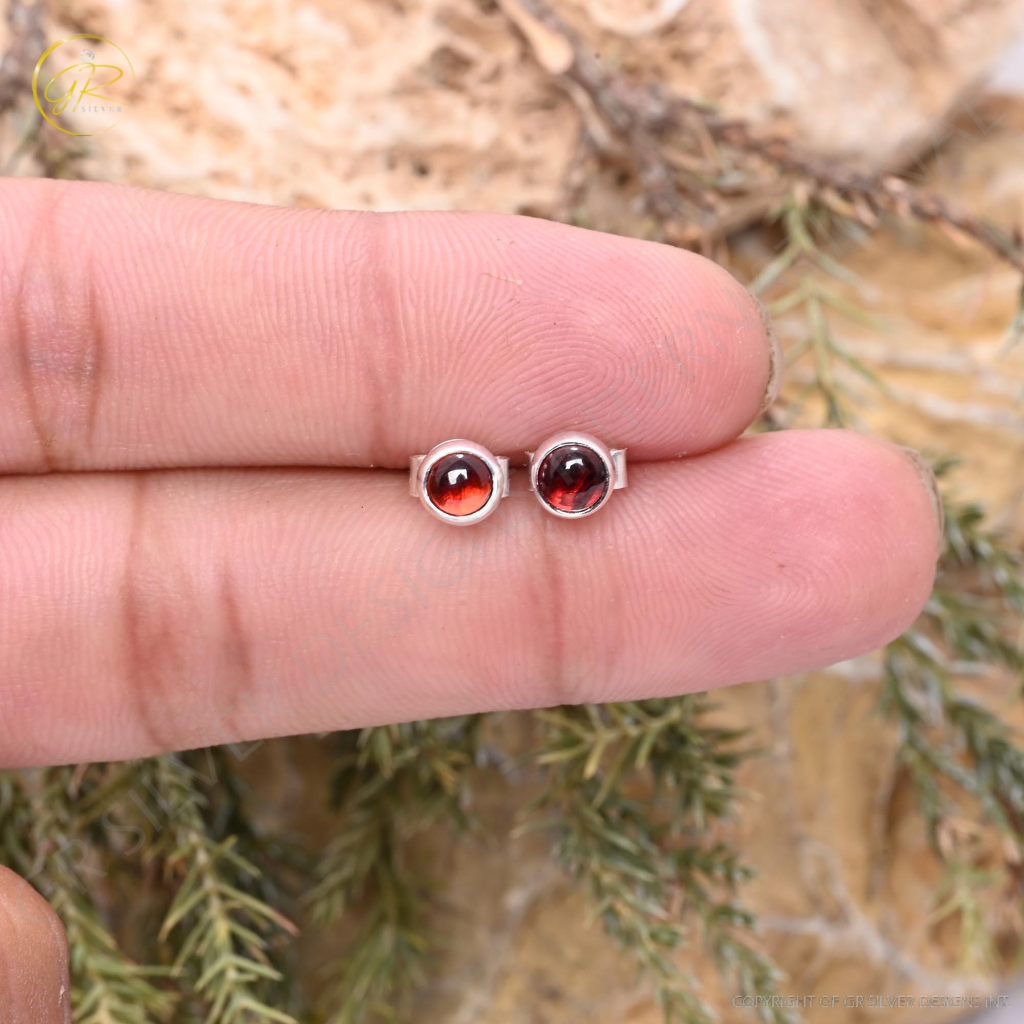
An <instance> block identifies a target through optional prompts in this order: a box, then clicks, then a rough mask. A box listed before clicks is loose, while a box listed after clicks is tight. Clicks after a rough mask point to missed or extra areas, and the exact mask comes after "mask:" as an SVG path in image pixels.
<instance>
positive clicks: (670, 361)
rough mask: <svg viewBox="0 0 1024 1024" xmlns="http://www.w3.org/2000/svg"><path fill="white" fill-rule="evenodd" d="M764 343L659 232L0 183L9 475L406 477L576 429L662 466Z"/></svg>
mask: <svg viewBox="0 0 1024 1024" xmlns="http://www.w3.org/2000/svg"><path fill="white" fill-rule="evenodd" d="M772 351H773V350H772V348H771V346H770V344H769V341H768V338H767V336H766V331H765V328H764V323H763V320H762V315H761V311H760V307H759V306H758V304H757V302H756V301H755V300H754V299H753V297H752V296H751V295H750V294H749V293H748V292H747V291H746V289H744V288H743V287H742V286H741V285H740V284H739V283H738V282H737V281H736V280H735V279H734V278H732V276H731V275H729V274H728V273H727V272H726V271H724V270H723V269H721V268H720V267H718V266H716V265H715V264H713V263H711V262H710V261H708V260H705V259H703V258H702V257H700V256H696V255H694V254H692V253H689V252H685V251H682V250H679V249H674V248H672V247H669V246H664V245H658V244H656V243H652V242H643V241H638V240H635V239H628V238H620V237H615V236H611V235H604V234H599V233H597V232H591V231H584V230H582V229H579V228H573V227H568V226H566V225H562V224H556V223H551V222H546V221H540V220H535V219H531V218H525V217H511V216H505V215H498V214H470V213H466V214H423V213H409V214H364V213H344V212H330V211H320V210H289V209H277V208H271V207H260V206H253V205H247V204H241V203H229V202H223V201H215V200H207V199H198V198H195V197H189V196H179V195H171V194H165V193H158V192H149V191H142V190H137V189H130V188H125V187H121V186H113V185H101V184H94V183H85V182H54V181H40V180H11V179H8V180H5V181H3V182H0V472H35V471H47V470H106V469H139V468H156V467H171V466H219V465H262V466H266V465H323V466H336V465H345V466H390V467H399V466H403V465H406V464H407V461H408V458H409V456H410V455H412V454H416V453H419V452H425V451H427V450H429V449H430V448H431V447H432V446H433V445H434V444H436V443H438V442H439V441H442V440H444V439H446V438H449V437H470V438H473V439H474V440H477V441H479V442H481V443H483V444H486V445H488V446H489V447H491V448H492V449H493V450H494V451H497V452H505V453H516V452H521V451H523V450H525V449H528V448H530V447H532V446H533V445H535V444H536V443H537V442H538V441H539V440H540V439H542V438H543V437H545V436H547V435H548V434H550V433H552V432H553V431H555V430H560V429H565V428H571V427H575V428H579V429H585V430H588V431H590V432H593V433H596V434H598V435H600V436H601V437H602V438H603V439H604V440H606V442H608V443H609V444H612V445H614V446H616V447H628V448H629V449H630V455H631V457H633V458H635V459H641V460H642V459H662V458H668V457H672V456H677V455H681V454H689V453H695V452H700V451H704V450H707V449H709V448H714V447H717V446H719V445H721V444H724V443H725V442H726V441H728V440H730V439H731V438H733V437H735V436H736V435H737V434H739V433H740V432H742V430H743V429H744V428H745V427H746V426H748V425H749V423H750V422H751V421H752V420H753V419H754V418H755V417H756V415H757V413H758V412H759V410H760V408H761V407H762V404H763V402H764V399H765V395H766V392H767V391H768V390H769V386H770V378H771V377H772V364H773V357H772ZM776 362H777V360H776Z"/></svg>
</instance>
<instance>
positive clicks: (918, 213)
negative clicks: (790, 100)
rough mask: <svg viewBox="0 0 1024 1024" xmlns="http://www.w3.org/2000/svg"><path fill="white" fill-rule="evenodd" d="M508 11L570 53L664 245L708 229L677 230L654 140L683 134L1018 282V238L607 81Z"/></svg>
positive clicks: (568, 74) (670, 182)
mask: <svg viewBox="0 0 1024 1024" xmlns="http://www.w3.org/2000/svg"><path fill="white" fill-rule="evenodd" d="M515 4H516V5H517V6H518V7H519V8H521V9H522V10H523V11H525V12H526V14H527V15H528V16H530V17H532V18H533V19H535V20H536V21H537V22H538V23H540V24H541V25H542V26H544V28H545V29H546V30H547V31H550V32H552V33H555V34H556V35H558V36H560V37H561V38H562V39H563V40H564V41H565V43H566V44H567V45H568V46H569V48H570V49H571V53H572V60H571V63H569V64H568V66H567V67H565V68H564V70H562V72H561V74H562V77H564V78H565V79H566V80H568V81H570V82H573V83H575V85H576V86H578V87H579V89H581V90H582V91H583V92H584V93H585V94H586V96H587V97H588V98H589V100H590V102H591V103H592V104H593V106H594V108H595V109H596V110H597V112H598V113H599V114H600V115H601V117H602V118H603V120H604V121H605V122H606V123H607V125H608V126H609V128H611V130H612V131H613V132H614V133H615V134H616V135H618V137H619V138H620V139H622V140H623V142H624V143H625V144H626V145H627V146H628V148H629V149H630V150H631V152H632V155H633V158H634V160H635V162H636V165H637V167H638V169H639V176H640V180H641V184H642V185H643V187H644V190H645V196H646V201H647V206H648V209H649V211H650V212H651V213H652V214H653V215H654V216H656V217H658V218H659V220H661V221H662V227H663V229H664V231H665V234H666V237H668V238H669V239H670V240H672V241H680V240H686V239H690V238H692V237H693V236H694V233H695V230H696V232H697V233H698V234H699V233H701V232H702V231H703V230H704V229H705V228H706V227H707V226H708V225H707V224H706V223H705V224H693V223H692V222H691V223H690V224H689V225H687V224H685V223H683V222H682V220H683V217H682V214H683V213H684V211H683V207H682V204H681V202H680V199H679V190H678V184H677V180H678V179H677V172H676V168H675V167H674V166H673V164H672V162H671V161H670V160H669V159H668V157H667V156H666V155H665V152H664V148H663V146H662V143H661V139H660V136H662V135H663V134H665V133H666V132H668V131H673V130H675V131H678V130H679V129H681V128H682V129H685V128H688V127H689V128H691V129H693V130H695V131H698V132H700V133H704V134H705V135H706V136H707V137H710V139H711V140H713V142H714V143H716V144H718V145H721V146H727V147H729V148H730V149H732V150H734V151H738V152H740V153H744V154H747V155H749V156H754V157H756V158H758V159H759V160H761V161H763V162H764V163H766V164H768V165H770V166H771V167H773V168H774V169H775V170H776V171H777V172H780V173H782V174H783V175H787V176H791V177H794V178H798V179H801V180H803V181H804V182H807V183H809V184H810V185H812V186H814V187H815V188H817V189H819V190H828V191H830V192H831V193H832V194H838V196H839V197H840V199H845V200H846V201H847V202H848V203H850V204H852V205H853V206H854V207H855V208H856V209H857V210H858V211H860V212H861V213H862V214H866V215H872V214H877V213H880V212H883V211H887V210H894V211H896V212H898V213H901V214H910V215H912V216H914V217H917V218H918V219H920V220H924V221H928V222H932V223H936V224H940V225H943V226H945V227H947V228H953V229H955V230H956V231H959V232H960V233H962V234H963V235H966V236H968V237H969V238H972V239H974V240H975V241H976V242H978V243H979V244H980V245H982V246H984V247H985V248H986V249H988V250H989V251H990V252H992V253H994V254H995V255H996V256H998V257H999V258H1000V259H1002V260H1004V261H1006V262H1007V263H1009V264H1010V265H1011V266H1013V267H1014V268H1016V269H1017V270H1019V271H1020V272H1021V273H1022V274H1024V240H1022V238H1021V236H1020V232H1019V231H1013V232H1007V231H1004V230H1002V229H1000V228H998V227H996V226H995V225H993V224H991V223H989V222H988V221H987V220H985V219H984V218H981V217H978V216H976V215H975V214H974V213H972V212H971V211H970V210H968V209H966V208H965V207H963V206H961V205H960V204H958V203H955V202H953V201H951V200H949V199H945V198H944V197H942V196H939V195H936V194H935V193H933V192H929V191H927V190H925V189H921V188H915V187H914V186H912V185H910V184H909V183H908V182H907V181H905V180H904V179H903V178H901V177H899V176H898V175H897V174H894V173H892V172H891V171H881V172H874V173H870V174H864V173H862V172H859V171H857V170H856V169H854V168H852V167H848V166H845V165H843V164H842V163H839V162H837V161H834V160H831V159H827V158H824V157H820V156H814V155H811V154H806V153H802V152H800V150H799V149H798V148H797V147H796V146H795V145H794V144H793V143H792V142H791V141H790V140H788V139H784V138H781V137H778V136H772V137H765V136H761V135H759V134H758V132H757V131H756V130H755V129H754V128H753V127H752V126H751V125H750V124H748V123H747V122H745V121H742V120H738V119H733V118H726V117H723V116H721V115H720V114H718V113H716V112H715V111H713V110H711V109H710V108H708V107H707V106H706V105H704V104H701V103H698V102H696V101H694V100H692V99H689V98H686V97H681V96H677V95H674V94H671V93H669V92H667V91H666V90H664V89H663V88H661V87H660V86H658V85H656V84H645V85H641V84H637V83H634V82H627V81H625V80H624V79H622V78H619V77H616V76H614V75H612V74H610V73H609V72H608V71H607V70H606V69H605V68H604V66H603V65H602V64H601V62H600V61H599V60H598V59H597V58H596V57H595V56H594V55H593V53H592V52H591V48H590V47H589V46H588V45H587V44H586V43H585V41H584V40H583V39H582V38H581V37H580V35H579V34H578V33H577V32H576V31H575V30H574V29H573V28H572V27H571V26H569V25H568V24H567V23H566V22H565V21H564V20H563V19H562V18H561V17H560V16H559V15H558V14H556V13H555V12H554V11H553V10H552V9H551V8H550V7H549V6H548V5H547V3H546V2H545V0H515ZM685 212H686V213H689V212H690V211H685Z"/></svg>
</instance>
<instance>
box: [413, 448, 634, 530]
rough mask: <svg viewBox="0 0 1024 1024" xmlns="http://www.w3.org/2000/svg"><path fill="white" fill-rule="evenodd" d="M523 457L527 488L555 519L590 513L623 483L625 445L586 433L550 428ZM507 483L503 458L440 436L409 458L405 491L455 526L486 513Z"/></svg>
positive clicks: (476, 520) (505, 490)
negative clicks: (611, 445) (552, 431)
mask: <svg viewBox="0 0 1024 1024" xmlns="http://www.w3.org/2000/svg"><path fill="white" fill-rule="evenodd" d="M526 458H527V465H528V468H529V472H530V490H532V491H533V492H534V494H535V495H536V496H537V500H538V501H539V502H540V504H541V506H542V507H543V508H545V509H546V510H547V511H548V512H550V513H551V514H552V515H555V516H558V517H559V518H561V519H579V518H581V517H582V516H589V515H593V514H594V513H595V512H596V511H597V510H598V509H599V508H602V507H603V506H604V505H605V503H606V502H607V501H608V498H609V497H610V496H611V492H612V491H614V490H618V489H619V488H621V487H625V486H626V449H625V448H608V447H607V445H604V444H602V443H601V442H600V441H599V440H598V439H597V438H596V437H592V436H591V435H590V434H580V433H576V432H573V431H566V432H563V433H560V434H554V435H552V436H551V437H549V438H548V439H547V440H546V441H545V442H544V444H542V445H541V446H540V447H539V448H537V450H536V451H533V452H527V453H526ZM508 486H509V476H508V459H507V458H506V457H505V456H503V455H493V454H492V453H491V452H490V451H488V449H486V448H485V447H484V446H483V445H482V444H476V443H475V442H474V441H466V440H463V439H461V438H456V439H454V440H451V441H445V442H444V443H443V444H439V445H436V446H435V447H434V448H432V449H431V450H430V451H429V452H428V453H427V454H426V455H414V456H413V457H412V459H411V460H410V462H409V493H410V494H411V495H412V496H413V497H414V498H419V499H420V501H422V502H423V505H424V507H425V508H426V509H427V511H428V512H431V513H432V514H433V515H435V516H437V518H438V519H443V520H444V521H445V522H446V523H452V524H453V525H455V526H471V525H472V524H473V523H479V522H481V521H482V520H484V519H486V518H487V517H488V516H489V515H490V514H491V513H492V512H493V511H494V510H495V508H497V505H498V502H499V501H501V499H502V498H505V497H507V496H508Z"/></svg>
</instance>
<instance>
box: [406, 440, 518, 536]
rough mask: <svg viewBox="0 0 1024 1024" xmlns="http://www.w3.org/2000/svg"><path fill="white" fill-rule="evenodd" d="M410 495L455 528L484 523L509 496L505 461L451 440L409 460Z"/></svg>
mask: <svg viewBox="0 0 1024 1024" xmlns="http://www.w3.org/2000/svg"><path fill="white" fill-rule="evenodd" d="M409 493H410V494H411V495H412V496H413V497H414V498H419V499H420V501H422V502H423V505H424V507H425V508H426V509H427V511H428V512H430V513H432V514H433V515H435V516H437V518H438V519H442V520H444V522H446V523H452V524H453V525H455V526H471V525H472V524H473V523H479V522H481V521H482V520H484V519H486V518H487V517H488V516H489V515H490V514H491V513H492V512H493V511H494V510H495V508H497V507H498V502H499V501H501V499H502V498H505V497H507V496H508V459H507V458H505V457H504V456H501V455H493V454H492V453H491V452H490V451H488V450H487V449H486V448H485V447H484V446H483V445H482V444H476V443H474V442H473V441H466V440H463V439H462V438H454V439H453V440H451V441H445V442H444V443H443V444H439V445H435V446H434V447H433V448H431V449H430V451H429V452H427V454H426V455H414V456H413V457H412V458H411V459H410V460H409Z"/></svg>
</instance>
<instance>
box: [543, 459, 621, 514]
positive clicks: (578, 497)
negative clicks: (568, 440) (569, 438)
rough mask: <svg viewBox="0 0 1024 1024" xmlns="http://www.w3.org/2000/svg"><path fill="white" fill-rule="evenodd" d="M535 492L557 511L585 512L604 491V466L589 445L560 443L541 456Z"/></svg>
mask: <svg viewBox="0 0 1024 1024" xmlns="http://www.w3.org/2000/svg"><path fill="white" fill-rule="evenodd" d="M537 491H538V493H539V494H540V496H541V497H542V498H543V499H544V500H545V501H546V502H547V503H548V504H549V505H550V506H551V507H552V508H554V509H557V510H558V511H559V512H586V511H587V509H590V508H593V507H594V506H595V505H596V504H597V503H598V502H599V501H600V500H601V499H602V498H603V497H604V496H605V494H606V493H607V491H608V469H607V467H606V466H605V464H604V461H603V460H602V459H601V456H600V455H598V454H597V452H595V451H594V450H593V449H592V448H587V447H586V446H585V445H582V444H562V445H559V446H558V447H557V448H554V449H552V450H551V451H550V452H548V454H547V455H546V456H545V457H544V461H543V462H542V463H541V464H540V470H539V471H538V473H537Z"/></svg>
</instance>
